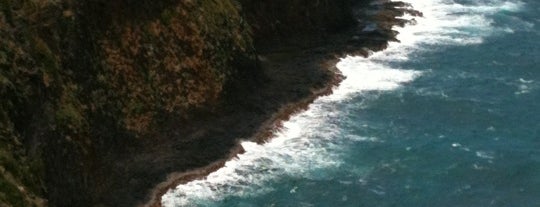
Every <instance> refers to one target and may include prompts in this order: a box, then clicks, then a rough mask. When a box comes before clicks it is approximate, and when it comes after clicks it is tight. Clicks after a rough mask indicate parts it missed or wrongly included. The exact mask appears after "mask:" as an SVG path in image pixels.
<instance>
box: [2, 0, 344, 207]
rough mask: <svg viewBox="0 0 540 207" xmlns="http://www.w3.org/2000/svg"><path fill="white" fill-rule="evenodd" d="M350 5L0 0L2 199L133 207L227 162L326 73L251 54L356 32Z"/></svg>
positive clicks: (326, 1) (251, 0)
mask: <svg viewBox="0 0 540 207" xmlns="http://www.w3.org/2000/svg"><path fill="white" fill-rule="evenodd" d="M351 4H352V2H351V1H348V0H333V1H331V0H318V1H316V2H313V1H309V0H288V1H269V0H268V1H256V0H241V1H239V2H237V1H233V0H188V1H178V0H161V1H153V0H115V1H107V0H88V1H73V0H0V11H1V13H0V98H1V100H2V101H1V102H0V206H134V205H136V204H137V203H140V202H143V201H144V199H146V197H145V196H147V195H148V194H149V191H150V189H151V188H153V187H154V186H155V185H157V184H158V183H159V182H161V181H163V180H165V179H166V176H167V174H168V173H171V172H177V171H186V170H189V169H193V168H196V167H202V166H206V165H208V164H209V163H211V162H213V161H215V160H218V159H223V158H224V157H226V155H227V154H228V153H229V150H230V149H231V148H232V147H233V146H235V145H236V142H237V140H238V139H239V138H245V137H250V136H252V135H253V134H254V133H255V132H256V130H257V129H258V128H259V127H258V126H260V125H261V124H262V123H264V122H265V120H267V119H268V118H270V117H271V116H272V114H273V113H274V112H275V111H278V110H279V109H280V107H281V106H282V105H284V104H286V103H290V102H294V101H297V100H301V99H302V98H303V97H306V96H308V95H310V94H312V91H311V89H312V88H321V87H322V86H323V85H324V84H325V83H326V82H328V81H329V80H331V79H332V76H331V74H330V73H329V72H328V71H323V70H313V71H310V69H309V68H311V65H309V66H305V67H304V69H303V70H298V71H299V72H298V71H297V72H294V71H286V70H283V69H290V68H282V70H272V69H271V68H272V67H270V69H268V68H267V69H266V70H264V69H262V68H261V63H260V62H259V60H258V59H257V55H258V53H257V51H269V50H271V49H272V48H277V47H276V46H272V45H274V43H276V42H277V43H279V44H282V45H281V46H279V47H284V46H287V44H289V45H290V44H293V43H294V42H297V41H295V40H299V39H306V38H305V37H306V36H309V37H310V38H307V39H313V40H321V39H324V37H325V36H326V35H329V34H330V33H332V32H334V31H336V30H338V29H344V28H348V27H350V26H351V25H353V23H354V21H353V19H352V14H351V12H350V6H351ZM306 34H308V35H306ZM306 42H312V41H311V40H310V41H306ZM306 44H310V43H306ZM289 59H290V58H285V59H283V58H277V59H275V60H276V61H285V60H289ZM263 65H264V63H263ZM299 73H304V74H309V75H306V76H305V77H298V76H299V75H298V74H299ZM291 75H292V76H293V77H294V78H292V79H290V78H289V79H287V78H285V77H286V76H291ZM281 79H283V80H281ZM285 79H286V80H285ZM261 91H262V92H261Z"/></svg>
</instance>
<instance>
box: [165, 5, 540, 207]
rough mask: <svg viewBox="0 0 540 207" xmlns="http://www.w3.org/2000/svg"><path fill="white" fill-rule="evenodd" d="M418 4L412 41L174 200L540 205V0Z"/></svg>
mask: <svg viewBox="0 0 540 207" xmlns="http://www.w3.org/2000/svg"><path fill="white" fill-rule="evenodd" d="M413 6H415V8H417V9H420V10H423V11H424V12H425V13H426V17H425V20H419V21H418V22H419V24H418V25H417V26H416V29H415V27H414V26H411V27H410V28H405V29H402V30H403V31H402V33H403V35H404V36H401V37H402V38H403V43H401V44H402V45H394V46H393V49H392V47H391V49H389V51H386V52H385V53H383V54H375V55H374V56H373V57H372V58H371V59H363V58H355V57H350V58H348V59H345V60H343V63H341V65H339V67H340V68H341V69H342V70H343V73H344V74H345V75H347V76H348V79H347V80H346V81H345V82H344V83H343V84H342V86H340V88H337V89H336V93H335V94H334V95H332V96H330V97H324V98H321V100H318V101H317V102H316V103H314V104H313V105H312V107H311V109H310V110H308V111H307V112H304V113H302V114H300V115H298V116H297V117H295V118H293V119H292V120H291V121H290V122H289V123H285V129H283V131H281V132H280V133H278V135H277V137H276V138H275V139H274V140H272V141H271V142H270V143H268V144H266V145H262V146H260V145H256V144H254V143H250V142H246V143H244V147H245V148H246V151H247V152H246V154H244V155H241V156H240V157H239V159H237V160H233V161H231V162H229V163H228V164H227V167H225V168H224V169H222V170H220V171H218V172H217V173H215V174H213V175H211V176H210V177H209V178H208V179H207V180H202V181H196V182H192V183H190V184H187V185H183V186H179V187H178V189H177V190H176V191H171V192H169V194H167V195H166V196H165V197H164V204H166V205H168V206H368V207H372V206H411V207H413V206H414V207H417V206H511V207H514V206H516V207H521V206H540V41H539V40H540V2H537V1H534V0H528V1H526V0H522V1H512V0H508V1H503V0H483V1H457V0H455V1H450V0H441V1H434V2H433V3H425V2H420V3H418V2H417V3H413ZM398 38H399V36H398Z"/></svg>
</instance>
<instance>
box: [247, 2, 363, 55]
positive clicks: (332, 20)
mask: <svg viewBox="0 0 540 207" xmlns="http://www.w3.org/2000/svg"><path fill="white" fill-rule="evenodd" d="M240 2H241V3H242V6H243V8H244V10H243V12H244V15H245V16H246V18H247V20H248V22H249V23H250V25H251V26H252V28H253V32H254V34H255V43H256V45H257V46H258V48H259V49H263V50H264V49H265V47H270V46H271V45H272V44H276V42H277V43H278V44H279V43H281V44H289V45H291V44H293V45H306V44H311V43H313V42H314V41H315V42H317V41H321V39H323V38H324V37H325V36H327V35H329V34H333V33H336V32H339V31H342V30H344V29H348V28H349V27H350V26H351V25H353V24H354V22H355V21H354V19H353V17H352V13H351V10H352V6H353V4H358V3H359V2H361V1H360V0H295V1H290V0H240Z"/></svg>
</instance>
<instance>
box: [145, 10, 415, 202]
mask: <svg viewBox="0 0 540 207" xmlns="http://www.w3.org/2000/svg"><path fill="white" fill-rule="evenodd" d="M359 8H362V9H360V10H359V12H357V13H356V18H357V19H358V20H359V22H358V26H357V27H356V28H354V29H352V30H350V31H347V32H344V33H342V34H336V35H332V36H329V37H327V38H325V39H324V40H321V41H318V42H316V43H313V42H310V44H309V46H306V45H294V46H293V47H287V48H284V47H274V48H271V49H269V50H268V51H262V52H260V55H259V61H260V64H261V66H262V68H263V70H264V73H265V75H266V76H267V79H266V80H264V81H265V83H266V85H268V87H266V88H263V89H256V90H257V91H249V92H251V93H257V94H259V96H260V97H258V101H255V103H263V102H265V101H266V99H265V98H272V97H273V96H276V95H277V96H278V97H281V96H292V97H293V98H290V99H287V98H284V99H285V100H288V101H285V103H288V104H284V105H283V104H278V105H279V106H278V107H277V108H275V107H261V108H262V109H269V108H270V109H273V110H274V111H275V112H273V113H271V114H269V115H267V116H262V117H265V119H264V120H257V121H252V123H243V124H242V125H244V126H249V127H248V128H249V129H244V131H246V132H247V134H248V136H246V137H245V138H244V139H245V140H251V141H256V142H257V143H264V142H265V141H267V140H268V139H270V138H272V136H273V132H274V131H275V130H276V129H278V128H280V126H281V123H282V122H284V121H287V120H288V119H289V118H290V117H291V116H292V115H294V114H296V113H298V112H301V111H303V110H305V109H306V108H307V107H309V104H310V103H312V102H313V101H314V100H315V99H317V98H318V97H320V96H324V95H328V94H331V93H332V90H333V88H334V87H336V86H338V85H339V83H340V82H341V81H342V80H343V79H344V78H346V77H343V76H342V75H341V74H340V72H339V70H338V69H337V68H336V66H335V65H336V63H337V62H338V61H339V58H341V57H344V56H345V55H360V56H364V57H367V56H369V54H370V52H371V51H380V50H384V49H385V48H386V47H387V46H388V42H389V41H399V40H398V39H397V38H396V36H397V34H398V33H397V32H396V31H394V30H392V27H394V26H401V27H403V26H406V25H407V24H414V23H415V21H414V19H412V20H407V19H403V18H400V17H401V16H403V15H404V14H409V15H411V16H422V13H421V12H419V11H416V10H414V9H412V8H411V7H410V5H409V4H407V3H404V2H391V1H387V0H375V1H372V2H371V3H369V5H359ZM301 77H304V78H303V79H302V78H301ZM286 89H289V90H288V91H287V90H286ZM291 89H292V90H291ZM284 90H285V91H284ZM294 90H302V91H301V92H298V91H294ZM250 98H252V97H247V99H248V100H249V99H250ZM261 98H262V99H263V100H260V99H261ZM281 100H283V99H281ZM237 101H238V100H234V101H232V102H237ZM270 101H271V100H270ZM277 102H280V101H277ZM239 108H242V107H239ZM261 108H259V109H261ZM244 110H245V109H244ZM233 111H234V110H233ZM270 111H272V110H270ZM255 113H257V112H255ZM224 116H227V115H224ZM240 117H241V115H240ZM237 118H238V117H237ZM257 123H259V126H258V127H257V126H256V125H257ZM250 124H251V125H250ZM249 132H251V133H249ZM223 133H226V132H223ZM203 134H204V133H203ZM218 134H219V133H218ZM240 134H246V133H240ZM201 136H203V135H201ZM228 149H229V150H228V152H227V153H225V154H226V156H224V157H222V158H219V159H214V161H211V163H210V164H207V165H205V166H204V167H195V168H192V169H191V170H187V171H185V172H177V173H172V174H169V175H168V176H167V180H166V181H164V182H162V183H160V184H158V185H157V186H156V187H154V188H153V190H151V192H150V194H149V195H147V197H146V199H145V200H146V201H145V203H144V204H143V203H140V204H139V206H147V207H160V206H161V197H162V195H164V194H165V193H166V192H167V191H168V190H169V189H172V188H174V187H175V186H177V185H180V184H183V183H187V182H189V181H192V180H196V179H204V177H206V176H207V175H208V174H210V173H212V172H214V171H216V170H218V169H220V168H221V167H223V166H224V165H225V163H226V162H227V161H228V160H230V159H232V158H234V157H236V156H237V155H238V154H241V153H243V149H242V147H241V146H240V144H239V141H238V140H237V141H235V144H234V145H233V146H231V147H229V148H228ZM200 153H203V154H204V153H206V152H205V151H200Z"/></svg>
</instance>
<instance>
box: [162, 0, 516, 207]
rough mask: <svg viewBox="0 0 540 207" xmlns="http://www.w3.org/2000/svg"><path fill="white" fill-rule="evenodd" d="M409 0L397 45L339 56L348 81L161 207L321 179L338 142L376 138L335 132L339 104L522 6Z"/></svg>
mask: <svg viewBox="0 0 540 207" xmlns="http://www.w3.org/2000/svg"><path fill="white" fill-rule="evenodd" d="M411 4H412V6H413V7H414V8H415V9H417V10H419V11H422V12H423V14H424V17H412V16H405V17H403V18H406V19H412V18H414V19H415V20H416V21H417V24H415V25H409V26H406V27H405V28H395V29H396V30H397V31H399V33H400V34H399V35H398V39H399V40H400V43H394V42H392V43H390V44H389V47H388V48H387V49H386V50H385V51H382V52H376V53H373V55H372V56H370V57H369V58H363V57H352V56H350V57H346V58H344V59H342V60H341V61H340V62H339V63H338V65H337V66H338V68H339V69H340V70H341V72H342V73H343V75H345V76H346V79H345V80H344V81H343V82H342V83H341V84H340V86H339V87H337V88H335V90H334V93H333V94H331V95H328V96H324V97H320V98H318V99H317V100H316V101H315V102H314V103H313V104H311V105H310V107H309V109H307V110H306V111H304V112H301V113H299V114H296V115H294V116H293V117H291V118H290V120H288V121H286V122H284V123H283V127H282V128H281V129H279V130H278V131H276V133H275V136H274V138H272V139H271V140H270V141H268V142H267V143H265V144H262V145H259V144H256V143H254V142H250V141H245V142H243V143H242V147H243V148H244V149H245V153H243V154H240V155H238V156H237V158H235V159H233V160H230V161H228V162H227V163H226V164H225V166H224V167H223V168H221V169H219V170H217V171H216V172H213V173H211V174H210V175H208V176H207V177H206V178H204V179H201V180H194V181H191V182H188V183H186V184H183V185H179V186H177V187H176V188H175V189H171V190H169V191H168V192H167V193H166V194H165V195H164V196H163V197H162V204H163V206H205V205H208V204H210V203H212V202H219V201H221V200H223V199H226V198H227V197H232V196H239V197H243V196H254V195H257V194H261V193H266V192H270V191H273V190H275V189H272V188H271V187H270V186H271V185H267V183H268V182H271V181H272V180H278V179H280V177H282V176H289V177H303V178H310V179H324V177H323V176H321V175H319V174H316V173H313V172H315V171H317V170H318V169H327V168H339V166H340V165H342V163H341V160H340V157H339V149H340V148H342V147H343V146H340V144H342V143H343V142H341V141H340V140H339V139H351V140H352V141H374V142H375V141H377V138H376V137H369V138H362V137H359V136H357V135H354V136H353V135H350V134H346V135H343V134H340V133H343V132H340V131H339V127H338V126H337V125H336V121H335V120H338V119H339V118H340V117H341V114H340V112H339V110H338V109H336V105H337V104H339V103H342V102H344V101H346V100H348V99H350V98H352V97H354V96H355V95H357V94H361V93H364V92H366V91H389V90H396V89H398V88H400V87H403V86H404V84H405V83H407V82H410V81H413V80H414V79H415V78H417V77H419V76H421V75H422V73H421V72H419V71H415V70H412V69H406V68H394V67H392V64H391V63H392V62H399V61H408V60H409V59H410V55H411V53H413V52H414V53H421V52H422V51H423V50H428V48H429V47H425V46H426V45H436V46H445V45H469V44H479V43H482V41H483V39H484V38H485V37H486V36H489V35H490V34H491V33H492V32H493V30H496V29H497V28H493V27H492V21H493V20H492V19H490V18H489V15H490V14H494V13H496V12H498V11H503V10H504V11H513V10H517V9H519V8H520V7H521V6H522V4H520V3H512V2H507V1H489V2H488V4H482V5H478V6H464V5H461V4H458V3H455V2H454V1H451V0H433V1H420V0H418V1H415V2H411ZM486 5H487V6H486ZM501 31H504V29H501ZM292 189H294V188H292ZM294 191H295V190H291V192H294Z"/></svg>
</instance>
